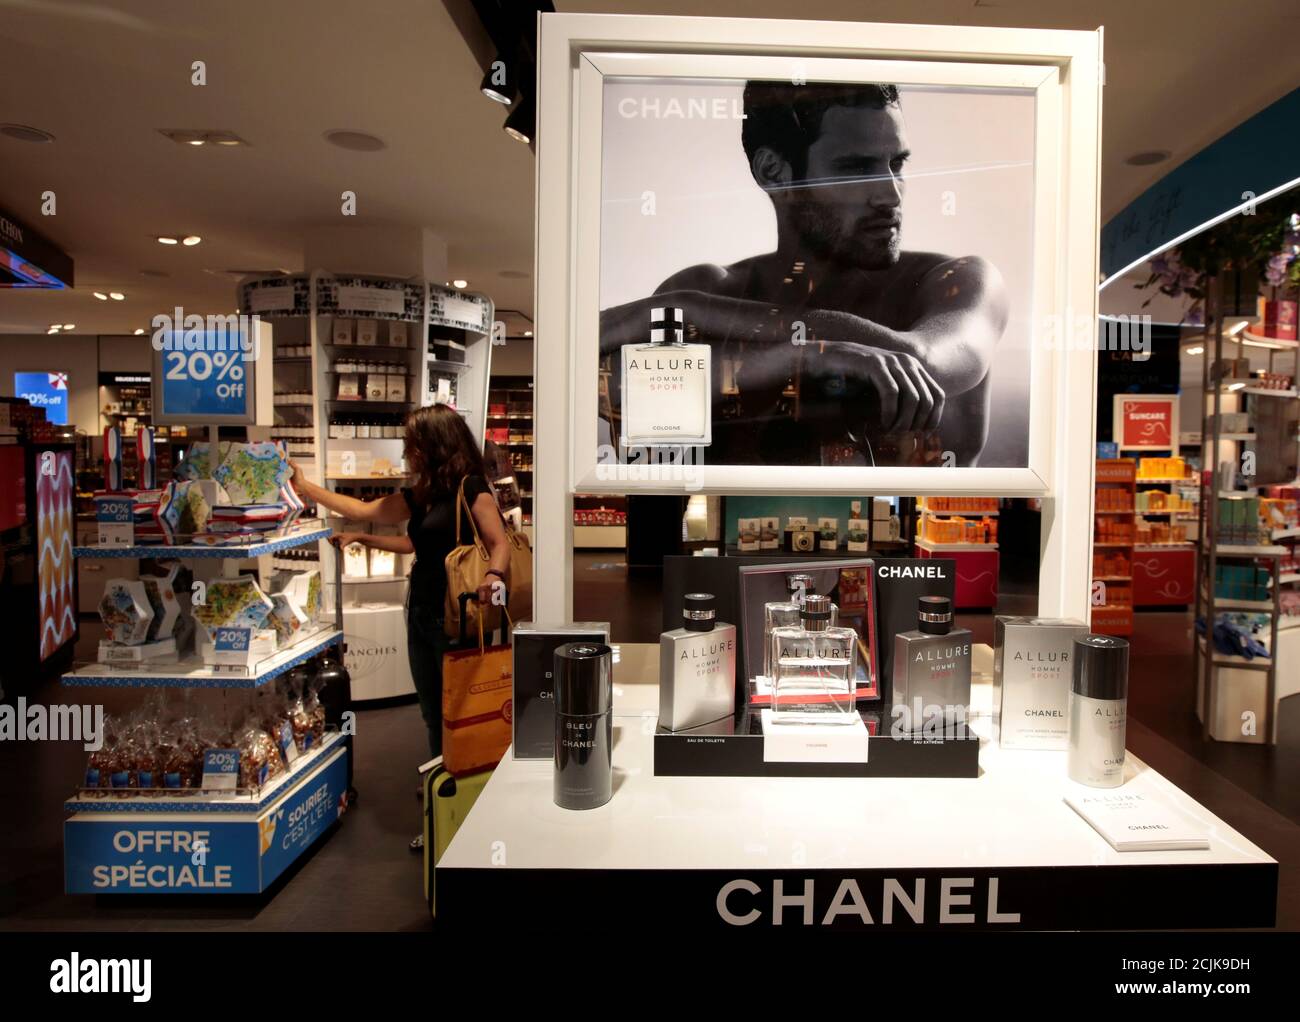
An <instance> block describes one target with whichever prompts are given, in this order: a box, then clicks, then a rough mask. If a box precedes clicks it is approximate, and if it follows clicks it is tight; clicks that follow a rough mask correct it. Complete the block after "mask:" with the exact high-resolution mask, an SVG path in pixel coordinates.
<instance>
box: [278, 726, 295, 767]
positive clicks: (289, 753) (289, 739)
mask: <svg viewBox="0 0 1300 1022" xmlns="http://www.w3.org/2000/svg"><path fill="white" fill-rule="evenodd" d="M280 752H281V753H282V754H283V755H284V761H285V763H287V764H288V765H289V766H293V764H294V761H295V760H296V759H297V758H298V743H297V742H295V741H294V740H293V725H292V724H290V723H289V722H288V721H287V720H286V721H285V722H284V723H283V724H281V725H280Z"/></svg>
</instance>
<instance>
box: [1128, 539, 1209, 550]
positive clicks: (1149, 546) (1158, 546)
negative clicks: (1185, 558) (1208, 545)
mask: <svg viewBox="0 0 1300 1022" xmlns="http://www.w3.org/2000/svg"><path fill="white" fill-rule="evenodd" d="M1195 546H1196V544H1195V543H1193V542H1192V541H1191V540H1185V541H1184V542H1182V543H1134V544H1133V549H1134V550H1143V551H1152V550H1181V549H1183V548H1184V547H1186V548H1187V549H1188V550H1191V549H1194V548H1195Z"/></svg>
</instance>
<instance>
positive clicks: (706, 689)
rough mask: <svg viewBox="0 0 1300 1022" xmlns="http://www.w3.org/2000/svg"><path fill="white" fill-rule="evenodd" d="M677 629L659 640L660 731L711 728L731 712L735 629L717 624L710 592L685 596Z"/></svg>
mask: <svg viewBox="0 0 1300 1022" xmlns="http://www.w3.org/2000/svg"><path fill="white" fill-rule="evenodd" d="M683 603H684V604H685V606H684V607H683V608H682V627H681V628H674V629H673V630H672V631H669V632H664V633H663V634H662V635H660V637H659V726H660V727H662V728H666V729H667V730H669V731H685V730H687V729H688V728H693V727H700V726H701V725H704V724H713V723H716V722H717V721H720V720H722V719H724V718H727V717H730V716H731V715H732V713H734V712H735V708H736V626H735V625H729V624H726V623H724V622H722V621H718V620H716V617H717V601H716V600H715V599H714V596H713V594H712V593H687V594H686V596H685V597H684V599H683Z"/></svg>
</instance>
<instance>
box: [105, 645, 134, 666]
mask: <svg viewBox="0 0 1300 1022" xmlns="http://www.w3.org/2000/svg"><path fill="white" fill-rule="evenodd" d="M100 652H101V653H102V654H103V660H104V662H105V663H108V664H134V663H137V662H138V660H139V658H138V656H137V655H136V650H135V648H134V647H132V646H104V647H103V648H102V649H101V650H100Z"/></svg>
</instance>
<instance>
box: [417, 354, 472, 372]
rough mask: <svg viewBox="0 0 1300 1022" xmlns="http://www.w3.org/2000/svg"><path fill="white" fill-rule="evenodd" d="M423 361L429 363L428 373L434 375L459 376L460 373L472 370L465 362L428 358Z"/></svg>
mask: <svg viewBox="0 0 1300 1022" xmlns="http://www.w3.org/2000/svg"><path fill="white" fill-rule="evenodd" d="M425 361H426V362H427V363H429V369H430V371H431V372H435V373H456V374H457V375H459V374H460V373H467V372H469V371H470V369H472V368H473V366H471V365H469V364H467V363H465V362H448V361H447V360H446V359H441V358H431V357H430V358H426V359H425Z"/></svg>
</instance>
